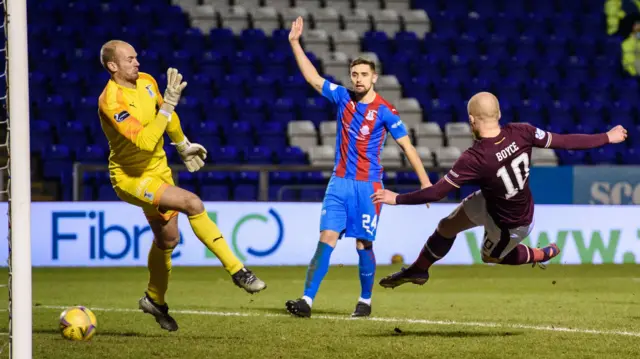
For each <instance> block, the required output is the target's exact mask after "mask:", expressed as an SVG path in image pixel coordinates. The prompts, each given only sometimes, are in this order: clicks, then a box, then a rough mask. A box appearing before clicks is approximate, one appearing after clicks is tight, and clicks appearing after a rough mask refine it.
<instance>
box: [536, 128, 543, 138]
mask: <svg viewBox="0 0 640 359" xmlns="http://www.w3.org/2000/svg"><path fill="white" fill-rule="evenodd" d="M544 136H545V132H544V131H542V130H541V129H539V128H536V138H537V139H539V140H541V139H543V138H544Z"/></svg>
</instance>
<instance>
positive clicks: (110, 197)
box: [98, 185, 120, 202]
mask: <svg viewBox="0 0 640 359" xmlns="http://www.w3.org/2000/svg"><path fill="white" fill-rule="evenodd" d="M98 201H108V202H113V201H120V198H118V195H117V194H116V192H115V190H114V189H113V187H112V186H111V185H102V186H100V187H99V188H98Z"/></svg>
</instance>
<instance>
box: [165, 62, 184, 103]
mask: <svg viewBox="0 0 640 359" xmlns="http://www.w3.org/2000/svg"><path fill="white" fill-rule="evenodd" d="M185 87H187V83H186V82H182V74H181V73H179V72H178V70H177V69H174V68H173V67H170V68H169V69H168V70H167V88H166V90H164V97H163V100H164V102H165V103H167V104H169V105H172V106H173V107H176V106H178V102H179V101H180V96H181V95H182V90H184V88H185Z"/></svg>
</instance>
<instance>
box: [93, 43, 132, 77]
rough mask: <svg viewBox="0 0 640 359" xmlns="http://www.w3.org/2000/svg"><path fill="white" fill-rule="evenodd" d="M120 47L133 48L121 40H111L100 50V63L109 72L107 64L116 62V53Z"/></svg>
mask: <svg viewBox="0 0 640 359" xmlns="http://www.w3.org/2000/svg"><path fill="white" fill-rule="evenodd" d="M119 46H131V45H129V44H128V43H126V42H124V41H121V40H109V41H107V42H106V43H105V44H104V45H102V48H101V49H100V63H101V64H102V67H104V68H105V69H106V70H107V71H109V68H108V67H107V63H109V62H116V52H117V50H118V47H119Z"/></svg>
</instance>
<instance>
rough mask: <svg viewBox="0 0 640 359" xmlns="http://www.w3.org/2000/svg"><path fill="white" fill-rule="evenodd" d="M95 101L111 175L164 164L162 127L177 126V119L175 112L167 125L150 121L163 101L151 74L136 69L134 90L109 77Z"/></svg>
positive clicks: (134, 171) (143, 169)
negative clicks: (108, 149)
mask: <svg viewBox="0 0 640 359" xmlns="http://www.w3.org/2000/svg"><path fill="white" fill-rule="evenodd" d="M98 102H99V104H98V108H99V110H98V112H99V116H100V124H101V126H102V130H103V132H104V134H105V135H106V137H107V140H108V141H109V148H110V154H109V172H110V173H111V177H112V178H113V177H115V176H118V175H119V174H125V175H128V176H134V177H138V176H140V175H141V174H142V173H144V172H146V171H152V170H155V169H157V168H158V167H160V166H167V158H166V153H165V151H164V149H163V146H164V138H163V134H164V132H165V129H167V128H166V127H169V128H168V129H167V130H168V131H170V130H171V129H170V127H175V126H178V128H179V126H180V122H179V119H178V116H177V114H176V113H175V112H174V113H173V114H172V121H171V122H169V125H168V126H165V125H164V124H162V123H160V122H158V121H154V120H155V118H156V116H157V113H158V109H159V108H160V105H162V102H163V101H162V95H161V94H160V91H159V89H158V84H157V82H156V80H155V79H154V78H153V77H152V76H151V75H149V74H147V73H143V72H140V75H139V77H138V80H137V82H136V88H135V89H131V88H127V87H123V86H120V85H118V84H117V83H116V82H115V81H113V80H111V79H110V80H109V82H108V83H107V85H106V86H105V88H104V90H103V91H102V94H101V95H100V98H99V100H98ZM179 132H180V133H181V132H182V131H181V129H180V131H179ZM172 137H173V136H172ZM178 141H181V140H180V139H178Z"/></svg>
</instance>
